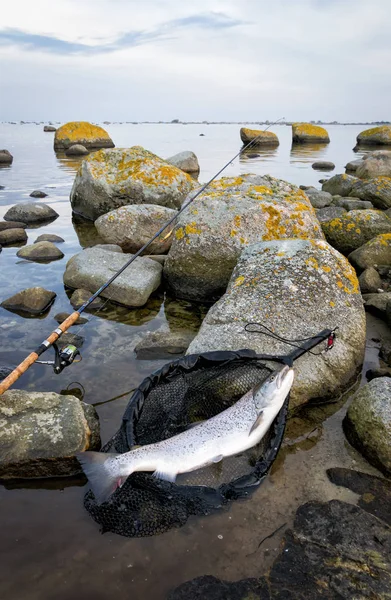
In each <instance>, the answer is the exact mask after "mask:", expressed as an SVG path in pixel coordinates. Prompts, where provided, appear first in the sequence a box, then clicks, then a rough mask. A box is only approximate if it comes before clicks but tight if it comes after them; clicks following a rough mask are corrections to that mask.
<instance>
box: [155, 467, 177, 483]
mask: <svg viewBox="0 0 391 600" xmlns="http://www.w3.org/2000/svg"><path fill="white" fill-rule="evenodd" d="M177 475H178V473H174V472H172V471H162V470H160V471H159V470H158V469H156V471H154V472H153V474H152V477H156V479H163V481H171V482H172V483H174V482H175V479H176V477H177Z"/></svg>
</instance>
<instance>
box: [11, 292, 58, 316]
mask: <svg viewBox="0 0 391 600" xmlns="http://www.w3.org/2000/svg"><path fill="white" fill-rule="evenodd" d="M55 297H56V293H55V292H51V291H49V290H45V288H42V287H33V288H27V289H25V290H22V291H21V292H17V293H16V294H14V295H13V296H11V297H10V298H7V299H6V300H3V302H2V303H1V306H2V307H3V308H5V309H7V310H11V311H15V312H22V313H28V314H31V315H41V314H42V313H44V312H46V311H47V310H48V309H49V308H50V306H51V305H52V304H53V302H54V299H55Z"/></svg>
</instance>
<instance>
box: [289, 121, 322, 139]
mask: <svg viewBox="0 0 391 600" xmlns="http://www.w3.org/2000/svg"><path fill="white" fill-rule="evenodd" d="M292 134H293V137H294V138H295V137H296V136H298V137H308V138H310V137H312V138H314V139H329V134H328V133H327V131H326V129H324V127H319V125H313V124H312V123H293V125H292Z"/></svg>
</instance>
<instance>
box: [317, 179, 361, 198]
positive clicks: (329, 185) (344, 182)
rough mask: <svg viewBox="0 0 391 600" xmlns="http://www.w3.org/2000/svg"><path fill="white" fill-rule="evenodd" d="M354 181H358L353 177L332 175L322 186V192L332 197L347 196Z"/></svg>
mask: <svg viewBox="0 0 391 600" xmlns="http://www.w3.org/2000/svg"><path fill="white" fill-rule="evenodd" d="M356 181H358V179H357V177H353V176H352V175H346V174H343V175H334V176H333V177H330V179H329V180H328V181H326V183H324V184H323V185H322V190H323V191H324V192H329V193H330V194H332V195H333V196H335V195H337V194H338V195H339V196H349V194H350V192H351V191H352V188H353V184H354V183H355V182H356Z"/></svg>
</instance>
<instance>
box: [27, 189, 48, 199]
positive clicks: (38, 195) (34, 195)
mask: <svg viewBox="0 0 391 600" xmlns="http://www.w3.org/2000/svg"><path fill="white" fill-rule="evenodd" d="M30 196H31V198H46V197H47V194H46V192H43V191H42V190H34V191H33V192H31V194H30Z"/></svg>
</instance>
